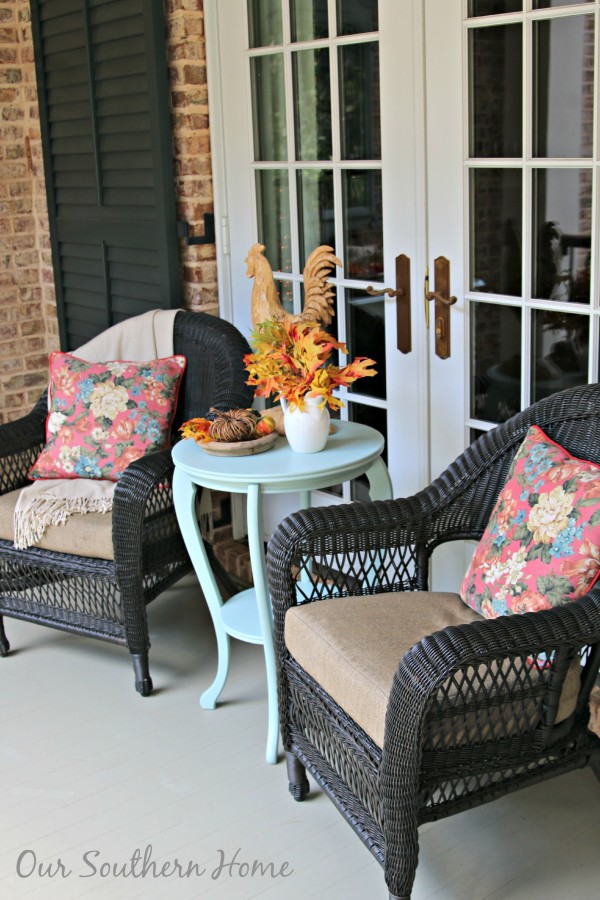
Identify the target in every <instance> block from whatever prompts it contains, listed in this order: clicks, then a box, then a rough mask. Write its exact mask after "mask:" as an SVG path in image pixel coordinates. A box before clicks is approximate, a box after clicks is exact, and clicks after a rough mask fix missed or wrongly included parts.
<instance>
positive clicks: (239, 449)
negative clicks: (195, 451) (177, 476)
mask: <svg viewBox="0 0 600 900" xmlns="http://www.w3.org/2000/svg"><path fill="white" fill-rule="evenodd" d="M278 437H279V435H278V434H277V432H276V431H273V432H272V433H271V434H264V435H263V436H262V437H259V438H253V439H252V440H251V441H232V442H231V443H229V442H227V441H206V442H205V443H204V444H199V445H198V446H199V447H202V449H203V450H204V452H205V453H208V454H209V455H210V456H253V455H254V454H255V453H264V452H265V450H270V449H271V447H272V446H273V444H274V443H275V441H276V440H277V438H278Z"/></svg>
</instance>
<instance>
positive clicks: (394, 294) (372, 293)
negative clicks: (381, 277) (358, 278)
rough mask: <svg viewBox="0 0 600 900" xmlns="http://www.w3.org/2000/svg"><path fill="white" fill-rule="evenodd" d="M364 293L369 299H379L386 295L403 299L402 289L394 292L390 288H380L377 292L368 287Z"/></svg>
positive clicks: (370, 286)
mask: <svg viewBox="0 0 600 900" xmlns="http://www.w3.org/2000/svg"><path fill="white" fill-rule="evenodd" d="M366 291H367V294H368V295H369V297H381V296H382V295H383V294H387V295H388V297H404V288H400V289H399V290H397V291H394V290H393V289H392V288H381V289H380V290H378V291H377V290H375V288H374V287H373V286H372V285H369V287H368V288H367V289H366Z"/></svg>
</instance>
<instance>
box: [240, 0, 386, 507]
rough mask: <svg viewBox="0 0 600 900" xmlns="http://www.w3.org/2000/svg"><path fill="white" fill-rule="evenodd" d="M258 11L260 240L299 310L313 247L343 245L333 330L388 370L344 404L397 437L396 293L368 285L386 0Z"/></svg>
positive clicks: (379, 242) (377, 278)
mask: <svg viewBox="0 0 600 900" xmlns="http://www.w3.org/2000/svg"><path fill="white" fill-rule="evenodd" d="M247 20H248V51H247V64H248V67H249V81H250V89H251V99H252V130H253V152H254V158H253V162H252V164H251V165H252V169H253V178H254V191H255V209H256V217H257V230H258V240H259V241H260V242H261V243H263V244H264V245H265V247H266V251H265V255H266V257H267V259H268V260H269V262H270V263H271V266H272V268H273V271H274V276H275V279H276V283H277V286H278V289H279V293H280V298H281V301H282V303H283V304H284V306H285V307H286V309H287V310H288V311H290V312H300V310H301V309H302V303H303V284H302V273H303V268H304V265H305V262H306V259H307V257H308V255H309V254H310V252H311V251H312V250H313V249H314V248H315V247H317V246H318V245H319V244H328V245H330V246H332V247H334V248H335V251H336V254H337V256H338V257H339V258H340V259H341V260H342V263H343V268H342V271H339V270H338V271H337V272H335V273H333V274H334V275H335V278H334V279H333V280H334V282H335V285H336V316H335V318H334V321H333V323H332V325H331V330H332V331H334V332H335V333H336V334H337V336H338V338H339V339H341V340H342V341H344V342H345V343H346V344H347V347H348V351H349V354H350V356H370V357H372V358H373V359H375V360H376V361H377V368H378V372H379V375H378V376H377V377H376V378H374V379H368V381H369V382H370V383H369V384H363V383H362V382H359V383H358V384H357V386H356V387H355V388H353V389H351V390H348V391H346V392H343V393H342V399H343V400H344V402H345V404H346V406H345V407H344V409H343V410H342V415H343V416H344V417H348V418H349V419H351V420H353V421H357V422H363V423H365V424H369V425H372V426H373V427H375V428H377V429H378V430H379V431H380V432H381V433H382V434H383V435H384V436H385V437H387V405H388V404H387V396H386V359H385V323H384V301H383V300H382V298H381V297H375V298H374V297H370V296H369V295H368V294H366V292H365V288H366V287H367V286H368V285H369V284H372V285H373V284H376V283H377V282H380V283H381V281H382V279H383V271H384V260H383V210H382V165H381V156H382V151H381V121H380V108H381V104H380V72H379V33H378V28H379V15H378V0H363V2H361V3H355V2H350V0H329V2H328V0H310V2H308V0H247ZM365 381H367V379H365ZM362 490H363V488H362V486H361V485H360V484H358V483H357V484H355V485H353V487H352V493H350V492H349V491H350V489H349V488H346V493H345V496H346V497H347V498H349V497H350V496H359V497H360V496H362Z"/></svg>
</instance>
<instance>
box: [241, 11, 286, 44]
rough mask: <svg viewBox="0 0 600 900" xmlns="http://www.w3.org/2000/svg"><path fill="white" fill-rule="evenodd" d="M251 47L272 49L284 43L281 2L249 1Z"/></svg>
mask: <svg viewBox="0 0 600 900" xmlns="http://www.w3.org/2000/svg"><path fill="white" fill-rule="evenodd" d="M248 26H249V29H250V46H251V47H271V46H273V44H282V43H283V29H282V27H281V0H248Z"/></svg>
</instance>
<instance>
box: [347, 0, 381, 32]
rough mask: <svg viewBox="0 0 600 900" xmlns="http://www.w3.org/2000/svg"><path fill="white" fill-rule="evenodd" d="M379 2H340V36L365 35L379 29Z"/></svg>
mask: <svg viewBox="0 0 600 900" xmlns="http://www.w3.org/2000/svg"><path fill="white" fill-rule="evenodd" d="M377 4H378V0H338V2H337V27H338V34H363V33H364V32H367V31H377V29H378V28H379V12H378V9H377Z"/></svg>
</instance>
